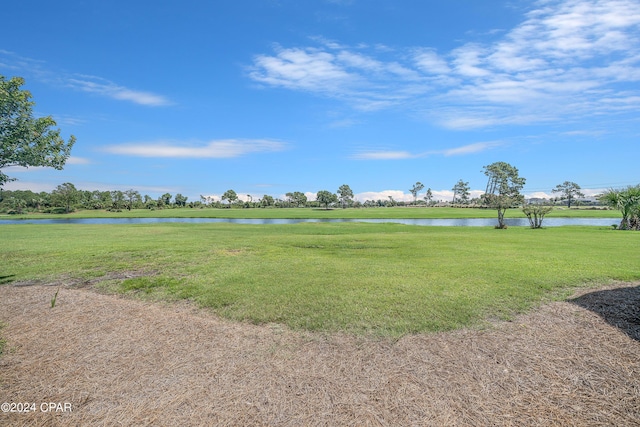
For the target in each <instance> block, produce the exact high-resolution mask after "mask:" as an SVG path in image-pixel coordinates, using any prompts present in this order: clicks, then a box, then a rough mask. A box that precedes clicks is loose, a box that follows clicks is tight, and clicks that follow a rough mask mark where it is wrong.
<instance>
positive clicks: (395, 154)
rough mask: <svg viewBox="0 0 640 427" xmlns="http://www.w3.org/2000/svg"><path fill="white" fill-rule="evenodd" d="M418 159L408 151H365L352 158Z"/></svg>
mask: <svg viewBox="0 0 640 427" xmlns="http://www.w3.org/2000/svg"><path fill="white" fill-rule="evenodd" d="M415 157H418V155H416V154H411V153H409V152H408V151H363V152H360V153H356V154H354V155H353V156H351V158H352V159H357V160H400V159H413V158H415Z"/></svg>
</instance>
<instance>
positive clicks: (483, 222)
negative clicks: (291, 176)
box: [0, 218, 620, 227]
mask: <svg viewBox="0 0 640 427" xmlns="http://www.w3.org/2000/svg"><path fill="white" fill-rule="evenodd" d="M168 222H179V223H188V224H194V223H195V224H200V223H230V224H299V223H307V222H335V223H339V222H368V223H395V224H406V225H422V226H434V227H493V226H495V225H496V224H497V219H495V218H458V219H440V218H438V219H435V218H416V219H395V218H389V219H341V218H311V219H284V218H271V219H245V218H69V219H64V218H63V219H0V225H2V224H156V223H168ZM505 222H506V224H507V225H508V226H509V227H528V226H529V221H528V220H527V219H526V218H507V219H506V220H505ZM618 222H620V221H619V220H617V219H616V218H545V220H544V222H543V224H542V225H543V227H561V226H565V225H590V226H606V227H608V226H610V225H612V224H617V223H618Z"/></svg>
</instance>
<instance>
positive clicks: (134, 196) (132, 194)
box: [124, 189, 142, 210]
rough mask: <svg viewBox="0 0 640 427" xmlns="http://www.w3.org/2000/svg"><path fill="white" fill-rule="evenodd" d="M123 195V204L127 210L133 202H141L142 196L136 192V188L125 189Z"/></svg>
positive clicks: (131, 206)
mask: <svg viewBox="0 0 640 427" xmlns="http://www.w3.org/2000/svg"><path fill="white" fill-rule="evenodd" d="M124 197H125V206H126V208H127V210H131V209H132V208H133V206H134V203H141V202H142V197H141V196H140V193H138V192H137V191H136V190H133V189H132V190H127V191H125V192H124Z"/></svg>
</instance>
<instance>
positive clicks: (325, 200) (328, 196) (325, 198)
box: [316, 190, 338, 209]
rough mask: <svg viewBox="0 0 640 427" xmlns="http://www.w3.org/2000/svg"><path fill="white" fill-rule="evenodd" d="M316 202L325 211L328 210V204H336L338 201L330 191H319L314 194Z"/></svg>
mask: <svg viewBox="0 0 640 427" xmlns="http://www.w3.org/2000/svg"><path fill="white" fill-rule="evenodd" d="M316 200H317V201H318V203H320V204H321V205H324V208H325V209H329V205H330V204H332V203H336V202H337V201H338V196H336V195H335V194H333V193H332V192H331V191H327V190H320V191H318V193H317V194H316Z"/></svg>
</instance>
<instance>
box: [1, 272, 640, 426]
mask: <svg viewBox="0 0 640 427" xmlns="http://www.w3.org/2000/svg"><path fill="white" fill-rule="evenodd" d="M639 285H640V284H638V283H635V284H628V283H627V284H624V283H619V284H615V285H613V286H610V287H609V288H606V289H604V290H599V291H597V292H594V291H593V290H583V291H582V294H583V295H582V296H578V297H577V298H576V299H574V300H570V301H568V302H556V303H550V304H547V305H544V306H542V307H540V308H539V309H536V310H535V311H533V312H531V313H529V314H526V315H522V316H519V317H517V318H516V319H515V320H514V321H512V322H502V323H497V324H495V325H493V326H492V327H490V328H487V329H483V330H477V329H476V330H473V329H468V330H461V331H456V332H449V333H438V334H421V335H412V336H406V337H404V338H402V339H400V340H397V341H393V340H381V339H372V338H362V337H352V336H346V335H341V334H331V335H329V334H316V333H305V332H294V331H290V330H287V329H286V328H283V327H281V326H278V325H262V326H257V325H249V324H239V323H232V322H229V321H226V320H221V319H219V318H216V317H215V316H213V315H210V314H207V313H203V312H202V311H198V310H196V309H194V308H193V307H189V306H188V305H186V304H182V305H181V304H154V303H148V302H141V301H137V300H131V299H124V298H121V297H117V296H110V295H102V294H99V293H96V292H93V291H91V290H88V289H71V288H62V289H61V291H60V294H59V295H58V299H57V304H56V307H55V308H54V309H50V299H51V298H52V296H53V294H54V292H55V288H52V287H45V286H23V287H16V286H11V285H5V286H2V287H0V295H1V298H0V321H2V322H4V323H5V324H6V326H5V328H4V329H2V330H1V331H0V336H2V337H4V338H5V339H6V341H7V346H6V347H5V353H4V354H3V355H2V356H1V357H0V402H36V403H37V404H38V405H39V404H40V403H41V402H61V403H63V402H70V403H71V404H72V408H73V409H72V412H70V413H69V412H67V413H57V414H56V413H41V412H39V410H38V412H36V413H29V414H4V413H0V425H11V426H20V425H47V426H49V425H64V426H74V425H79V426H87V425H92V426H101V425H126V426H133V425H150V426H155V425H165V426H169V425H182V426H189V425H278V426H279V425H283V426H302V425H305V426H306V425H358V426H361V425H362V426H364V425H382V426H385V425H388V426H399V425H421V426H422V425H425V426H429V425H433V426H444V425H479V426H488V425H500V426H510V425H513V426H529V425H562V426H567V425H589V426H597V425H616V426H629V425H639V424H640V330H639V325H640V313H639V312H640V286H639Z"/></svg>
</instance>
